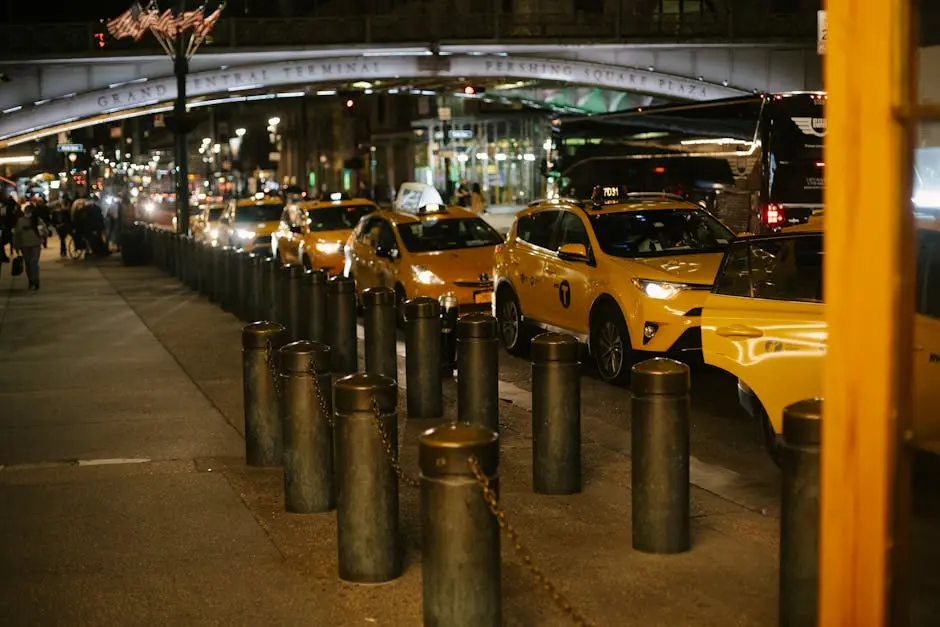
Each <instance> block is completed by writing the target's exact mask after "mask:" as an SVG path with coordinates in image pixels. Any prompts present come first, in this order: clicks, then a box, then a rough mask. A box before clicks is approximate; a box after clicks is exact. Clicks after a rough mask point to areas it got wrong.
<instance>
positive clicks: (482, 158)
mask: <svg viewBox="0 0 940 627" xmlns="http://www.w3.org/2000/svg"><path fill="white" fill-rule="evenodd" d="M476 157H477V160H478V161H486V160H487V159H489V155H487V154H486V153H485V152H478V153H477V154H476Z"/></svg>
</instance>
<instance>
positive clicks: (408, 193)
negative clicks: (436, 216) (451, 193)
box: [395, 183, 445, 213]
mask: <svg viewBox="0 0 940 627" xmlns="http://www.w3.org/2000/svg"><path fill="white" fill-rule="evenodd" d="M395 210H396V211H400V212H402V213H442V212H444V211H445V209H444V199H443V198H441V195H440V193H439V192H438V191H437V190H436V189H435V188H434V187H433V186H431V185H428V184H427V183H402V184H401V187H399V188H398V195H397V196H396V197H395Z"/></svg>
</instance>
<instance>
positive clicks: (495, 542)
mask: <svg viewBox="0 0 940 627" xmlns="http://www.w3.org/2000/svg"><path fill="white" fill-rule="evenodd" d="M418 457H419V464H420V467H421V534H422V540H421V546H422V547H423V553H422V556H421V580H422V605H423V609H424V625H425V627H498V625H500V624H501V614H502V612H501V607H500V606H501V597H500V557H499V523H498V521H497V519H496V517H495V516H494V515H493V514H492V513H491V512H490V510H489V506H488V505H487V503H486V501H485V500H483V492H482V489H481V486H480V485H479V484H478V482H477V479H476V476H475V473H474V471H473V468H472V466H471V465H470V463H469V461H468V460H469V458H470V457H473V458H475V459H476V460H477V461H478V463H479V467H480V470H481V471H482V472H483V474H484V475H485V476H486V477H487V479H489V482H490V483H489V489H490V490H492V491H494V492H496V491H497V490H498V482H499V479H498V473H499V436H498V435H497V434H496V433H494V432H493V431H490V430H489V429H486V428H484V427H479V426H477V425H465V424H451V425H445V426H441V427H436V428H434V429H430V430H428V431H425V432H424V433H423V434H421V438H420V440H419V444H418Z"/></svg>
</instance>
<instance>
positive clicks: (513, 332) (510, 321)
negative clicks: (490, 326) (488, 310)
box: [496, 287, 532, 356]
mask: <svg viewBox="0 0 940 627" xmlns="http://www.w3.org/2000/svg"><path fill="white" fill-rule="evenodd" d="M496 321H497V322H498V323H499V341H500V343H502V345H503V348H505V349H506V351H507V352H508V353H509V354H510V355H516V356H520V355H524V354H525V353H526V352H527V351H528V349H529V341H530V340H531V338H532V333H531V331H530V330H529V328H528V325H526V323H525V320H524V319H523V317H522V307H520V306H519V299H518V298H516V294H515V293H514V292H513V291H512V288H510V287H501V288H500V289H499V290H498V291H497V292H496Z"/></svg>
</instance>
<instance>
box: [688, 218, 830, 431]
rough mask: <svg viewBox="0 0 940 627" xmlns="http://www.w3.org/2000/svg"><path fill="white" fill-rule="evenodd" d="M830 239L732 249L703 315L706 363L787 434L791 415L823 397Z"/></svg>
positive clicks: (813, 237) (771, 241) (766, 242)
mask: <svg viewBox="0 0 940 627" xmlns="http://www.w3.org/2000/svg"><path fill="white" fill-rule="evenodd" d="M826 336H827V333H826V322H825V312H824V305H823V303H822V236H821V235H819V234H808V235H806V236H794V237H789V238H772V239H763V240H755V241H752V242H747V241H742V242H738V243H736V244H734V245H732V247H731V249H730V250H729V251H728V254H727V256H726V257H725V262H724V264H723V265H722V269H721V270H720V271H719V274H718V277H717V279H716V283H715V287H714V289H713V291H712V293H711V294H710V295H709V296H708V298H707V299H706V301H705V306H704V308H703V311H702V350H703V353H704V357H705V361H706V363H709V364H711V365H713V366H716V367H718V368H721V369H722V370H724V371H726V372H729V373H730V374H732V375H734V376H736V377H737V378H738V380H739V381H740V382H741V383H743V384H744V385H745V386H746V388H748V389H750V390H751V391H752V392H753V394H754V395H755V396H756V397H757V400H758V401H759V402H760V403H761V405H762V406H763V409H764V411H766V413H767V416H768V418H769V420H770V424H771V425H772V427H773V429H774V432H776V433H780V430H781V426H782V417H783V408H784V407H786V406H787V405H789V404H790V403H793V402H795V401H798V400H802V399H806V398H815V397H817V396H819V395H820V393H821V390H822V367H823V358H824V357H825V354H826Z"/></svg>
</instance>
